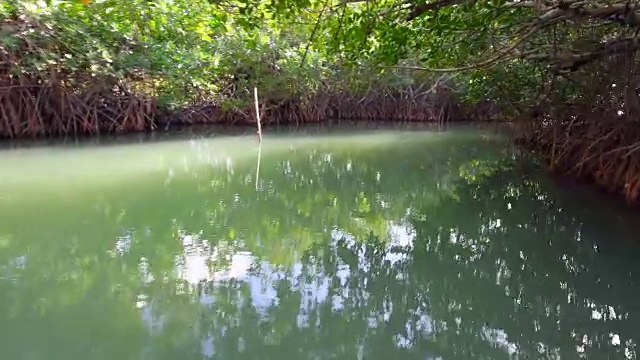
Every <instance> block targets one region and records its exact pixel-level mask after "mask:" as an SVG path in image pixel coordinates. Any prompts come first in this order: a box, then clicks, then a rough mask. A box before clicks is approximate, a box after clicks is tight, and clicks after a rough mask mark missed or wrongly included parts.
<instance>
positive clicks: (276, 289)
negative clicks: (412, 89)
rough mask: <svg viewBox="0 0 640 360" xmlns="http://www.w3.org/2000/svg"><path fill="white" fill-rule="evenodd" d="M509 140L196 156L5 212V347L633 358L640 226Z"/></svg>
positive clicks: (0, 214)
mask: <svg viewBox="0 0 640 360" xmlns="http://www.w3.org/2000/svg"><path fill="white" fill-rule="evenodd" d="M175 148H179V147H177V145H176V147H175ZM500 149H503V148H502V147H496V146H494V145H491V144H489V142H486V141H481V140H477V139H476V140H474V139H470V138H464V139H462V140H459V141H458V140H455V139H445V141H435V142H432V143H429V144H424V143H422V142H415V143H414V142H407V143H402V146H389V147H380V148H373V147H366V148H358V147H350V146H347V145H345V146H342V147H339V146H335V144H333V145H331V146H326V147H323V146H319V145H318V146H315V147H314V148H313V149H311V150H309V149H293V150H291V151H288V152H287V153H286V154H282V153H276V154H274V153H269V152H263V157H262V159H261V163H260V172H259V180H258V181H257V184H256V180H255V176H256V175H255V174H256V168H255V164H254V163H250V162H244V163H243V162H237V163H235V162H233V161H221V160H220V159H213V160H211V163H212V164H211V166H202V165H201V163H202V162H203V161H204V160H202V159H200V160H198V161H196V163H195V164H190V163H188V161H187V160H188V159H187V160H185V163H184V168H185V170H184V171H182V170H180V169H178V168H176V169H168V170H167V169H165V170H167V171H166V172H165V173H167V174H169V177H166V178H162V177H161V176H159V175H158V174H153V175H154V176H153V177H151V176H150V177H149V178H148V179H145V181H146V182H145V183H141V184H134V183H130V184H128V186H127V187H122V188H118V189H115V190H113V192H108V191H106V190H103V191H102V192H99V191H96V193H97V195H94V193H93V192H88V191H87V192H86V193H82V194H81V195H82V196H77V198H78V200H77V202H76V203H73V204H72V205H69V206H67V207H66V208H65V207H63V206H62V205H60V203H59V202H55V200H51V201H47V198H44V197H43V198H42V199H38V202H37V203H36V204H35V205H33V206H32V207H28V206H27V205H24V204H18V205H19V206H18V205H15V207H13V208H9V207H0V222H2V227H1V229H2V232H3V233H2V234H1V235H0V249H1V250H2V251H0V306H2V307H3V308H5V309H7V311H6V312H5V313H0V316H1V317H0V335H1V336H0V348H2V349H4V351H6V352H7V354H9V355H10V356H9V357H8V358H31V359H44V358H47V359H49V358H53V359H57V358H65V360H76V359H77V360H79V359H82V360H86V359H89V360H96V359H105V360H107V359H109V360H111V359H128V358H139V359H198V358H202V357H203V356H204V357H207V358H214V359H280V358H300V359H329V358H339V359H352V358H355V359H421V360H424V359H433V360H435V359H447V360H449V359H492V360H493V359H508V358H517V359H524V358H546V359H560V358H562V359H565V358H569V359H572V358H587V357H588V358H589V359H608V358H621V359H622V358H628V359H632V358H635V357H636V342H637V341H638V338H639V336H640V329H638V328H637V327H636V326H635V324H636V323H637V320H638V314H640V304H639V303H637V302H636V301H635V299H637V298H638V296H639V295H640V286H639V285H638V284H637V281H636V280H635V279H636V277H637V270H636V266H635V261H636V259H638V258H639V256H640V248H639V247H638V244H635V243H632V242H630V241H626V240H630V239H633V238H634V236H635V234H637V230H638V227H640V225H638V224H636V221H634V219H633V218H627V217H626V216H625V215H618V213H619V211H618V210H616V211H615V212H609V210H608V209H609V207H608V206H606V205H603V204H602V203H603V201H601V200H600V198H594V197H591V199H587V198H586V197H585V199H582V196H580V195H579V194H582V193H581V192H579V191H572V192H567V191H563V190H559V189H558V188H557V187H555V186H553V184H550V183H549V182H548V180H546V179H545V178H544V177H541V176H538V175H536V174H531V173H530V171H524V170H526V169H523V168H522V166H521V165H518V166H514V164H517V163H521V162H517V161H516V160H517V156H516V154H515V153H514V152H512V151H503V150H500ZM196 150H197V151H202V154H200V155H202V156H201V157H202V158H203V159H205V160H207V159H208V158H207V156H208V157H211V153H210V151H209V150H207V149H205V150H207V151H209V152H207V151H205V150H202V149H196ZM196 150H194V151H196ZM154 151H157V149H155V150H154ZM200 155H199V156H200ZM207 161H209V160H207ZM216 164H217V165H216ZM181 171H182V172H181ZM525 174H528V175H525ZM131 177H133V176H131ZM256 185H257V186H256ZM256 189H257V190H256ZM56 191H58V190H56ZM576 194H578V196H576ZM51 198H53V199H55V197H54V196H52V197H51ZM3 204H5V203H3ZM593 205H597V206H593ZM600 205H602V206H600ZM33 218H36V219H38V221H37V222H33V221H32V220H31V219H33ZM3 219H4V220H3ZM6 219H9V220H6ZM21 219H22V220H21ZM25 224H28V226H25ZM116 233H117V234H118V236H117V237H116ZM114 240H115V241H114ZM96 324H99V325H96ZM25 339H29V340H28V341H29V343H27V342H26V341H27V340H25ZM31 342H33V343H37V344H38V346H32V345H30V344H31Z"/></svg>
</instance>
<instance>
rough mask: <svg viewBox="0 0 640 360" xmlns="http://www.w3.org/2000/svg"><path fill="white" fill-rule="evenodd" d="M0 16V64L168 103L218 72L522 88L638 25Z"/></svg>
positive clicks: (260, 14) (293, 89)
mask: <svg viewBox="0 0 640 360" xmlns="http://www.w3.org/2000/svg"><path fill="white" fill-rule="evenodd" d="M0 17H2V18H3V19H4V20H3V27H2V30H1V31H0V41H1V44H2V48H3V49H4V50H5V51H9V50H11V49H12V48H13V47H16V46H19V45H20V44H21V42H20V41H19V40H22V39H27V40H26V41H27V43H28V45H29V46H28V48H29V49H28V54H27V55H28V56H23V57H22V58H21V59H20V61H19V62H18V63H17V64H16V65H17V66H16V67H15V69H14V71H39V72H43V71H51V70H54V69H55V70H58V71H61V72H82V73H84V74H87V75H91V76H113V77H116V78H121V79H127V80H129V81H130V82H132V83H134V82H140V83H143V84H144V85H142V84H141V86H142V89H143V91H145V92H151V93H153V94H154V95H158V96H160V97H161V99H162V100H164V101H166V102H167V103H171V104H175V105H177V104H184V103H185V102H190V101H193V100H194V99H195V98H197V97H198V96H200V97H208V96H213V95H220V94H225V93H229V92H232V91H233V90H235V89H229V88H228V87H229V86H230V81H229V78H230V77H238V78H240V79H239V80H240V81H244V80H246V81H248V82H250V83H251V85H259V86H261V87H263V88H265V89H264V90H263V91H266V92H274V93H277V92H281V91H287V92H290V93H296V94H298V93H310V92H313V91H317V90H319V89H320V88H322V87H326V86H338V85H345V83H346V82H347V80H352V82H353V83H351V84H349V85H350V86H354V87H357V85H358V84H359V85H362V82H363V81H364V80H365V79H368V78H370V75H371V73H372V71H374V72H375V73H377V74H379V76H378V77H379V78H380V79H384V80H386V81H395V82H402V81H405V82H406V81H411V80H415V79H416V78H420V77H430V78H435V79H441V78H442V79H448V78H449V77H450V75H449V74H456V75H455V76H456V78H459V79H461V80H459V81H458V82H457V83H456V84H457V87H456V88H455V90H457V91H458V92H460V93H464V94H465V95H471V96H475V97H476V98H478V97H483V95H485V96H484V97H487V96H489V97H490V96H491V95H489V94H492V95H493V97H497V96H502V97H507V99H506V100H507V101H508V100H512V101H514V102H517V101H524V100H532V99H533V98H535V97H536V96H539V95H540V94H539V93H540V91H539V90H540V86H541V85H542V84H544V82H545V81H550V80H549V77H553V76H555V75H558V76H559V74H564V73H567V72H574V71H578V70H580V69H581V68H582V67H584V66H587V65H590V64H591V63H593V62H596V61H598V60H603V59H606V58H608V57H611V56H614V55H620V54H631V53H633V52H635V51H636V50H637V48H638V46H639V44H638V37H637V29H638V24H640V12H638V10H637V3H635V2H620V3H603V2H597V1H539V0H534V1H503V0H491V1H486V0H484V1H481V0H436V1H416V0H413V1H411V0H409V1H390V0H382V1H374V0H371V1H354V0H319V1H315V0H273V1H248V0H241V1H237V0H234V1H205V0H195V1H186V0H173V1H168V0H160V1H147V0H134V1H126V2H125V1H117V0H102V1H101V0H98V1H78V0H72V1H61V0H58V1H55V0H50V1H42V0H39V1H34V0H11V1H7V2H4V3H3V4H2V5H0ZM17 20H20V21H17ZM392 67H395V68H392ZM347 69H348V70H349V71H348V75H349V76H345V75H346V74H345V72H347ZM463 70H466V71H465V72H463V73H462V74H459V73H458V72H459V71H463ZM385 73H386V76H387V77H388V78H385ZM389 73H392V74H393V75H395V76H392V75H390V74H389ZM399 74H402V76H400V75H399ZM443 74H444V75H445V76H444V77H443ZM142 79H144V81H141V80H142ZM233 84H234V85H238V83H237V82H234V83H233ZM368 85H369V84H367V85H365V86H368ZM513 89H516V90H518V91H517V94H513V91H512V90H513ZM508 94H511V96H507V95H508ZM274 95H275V94H274ZM509 97H515V98H513V99H508V98H509Z"/></svg>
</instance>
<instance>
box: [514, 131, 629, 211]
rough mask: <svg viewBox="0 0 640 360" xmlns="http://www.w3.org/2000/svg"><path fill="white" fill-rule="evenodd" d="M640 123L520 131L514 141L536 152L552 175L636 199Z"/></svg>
mask: <svg viewBox="0 0 640 360" xmlns="http://www.w3.org/2000/svg"><path fill="white" fill-rule="evenodd" d="M639 125H640V123H638V122H637V121H631V120H618V119H614V120H609V121H599V122H583V123H579V124H576V123H575V122H564V123H559V124H546V125H538V126H535V128H533V127H529V128H528V129H521V131H520V134H521V135H520V137H519V138H518V142H519V143H521V144H523V145H524V146H526V147H528V148H530V149H532V150H534V151H536V152H537V153H538V154H540V155H541V156H542V157H543V158H544V159H545V161H546V162H547V164H548V166H549V168H550V170H551V171H553V172H557V173H561V174H563V175H567V176H570V177H574V178H582V179H586V180H589V181H592V182H594V183H596V184H598V185H599V186H601V187H602V188H603V189H605V190H607V191H609V192H613V193H618V194H621V195H623V196H624V197H625V198H626V199H627V200H628V201H629V202H630V203H638V202H639V200H640V126H639Z"/></svg>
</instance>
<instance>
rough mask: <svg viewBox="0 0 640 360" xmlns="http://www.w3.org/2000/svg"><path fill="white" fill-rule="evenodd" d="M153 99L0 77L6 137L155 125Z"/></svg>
mask: <svg viewBox="0 0 640 360" xmlns="http://www.w3.org/2000/svg"><path fill="white" fill-rule="evenodd" d="M156 113H157V108H156V105H155V103H154V101H153V100H152V99H147V98H141V97H137V96H134V95H131V94H117V93H114V91H113V89H111V90H108V89H106V88H105V87H104V86H100V85H96V86H93V87H90V88H89V89H88V90H86V91H83V92H81V93H75V92H73V91H71V90H70V89H69V88H67V87H65V86H62V85H60V84H56V83H48V84H38V82H35V81H28V79H25V78H6V77H5V78H4V79H1V80H0V137H5V138H20V137H40V136H50V135H95V134H100V133H124V132H134V131H145V130H152V129H154V128H155V120H154V119H155V115H156Z"/></svg>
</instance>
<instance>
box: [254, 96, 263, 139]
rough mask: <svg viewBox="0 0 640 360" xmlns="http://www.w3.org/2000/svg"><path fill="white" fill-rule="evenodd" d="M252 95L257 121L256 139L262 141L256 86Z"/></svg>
mask: <svg viewBox="0 0 640 360" xmlns="http://www.w3.org/2000/svg"><path fill="white" fill-rule="evenodd" d="M253 95H254V98H255V103H256V122H257V123H258V139H259V140H260V142H262V126H261V125H260V107H259V106H258V88H257V87H254V88H253Z"/></svg>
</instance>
